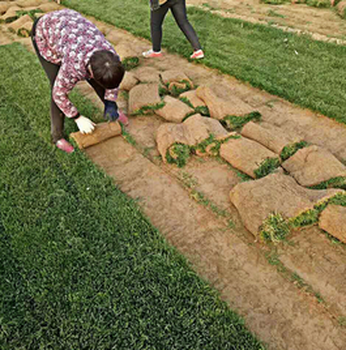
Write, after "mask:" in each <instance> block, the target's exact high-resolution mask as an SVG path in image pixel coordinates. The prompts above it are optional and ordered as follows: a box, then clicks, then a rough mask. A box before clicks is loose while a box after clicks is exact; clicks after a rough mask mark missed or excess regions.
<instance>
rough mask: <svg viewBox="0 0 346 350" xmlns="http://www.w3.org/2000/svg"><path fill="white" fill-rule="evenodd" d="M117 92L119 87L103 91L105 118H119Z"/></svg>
mask: <svg viewBox="0 0 346 350" xmlns="http://www.w3.org/2000/svg"><path fill="white" fill-rule="evenodd" d="M118 94H119V88H116V89H111V90H106V91H105V111H104V117H105V119H108V120H111V121H116V120H117V119H118V118H119V111H118V105H117V103H116V100H117V98H118Z"/></svg>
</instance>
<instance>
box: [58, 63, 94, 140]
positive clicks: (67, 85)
mask: <svg viewBox="0 0 346 350" xmlns="http://www.w3.org/2000/svg"><path fill="white" fill-rule="evenodd" d="M77 81H78V80H77V78H74V77H70V76H69V75H68V74H67V70H66V69H65V66H64V65H62V66H61V68H60V70H59V73H58V75H57V77H56V79H55V82H54V86H53V91H52V98H53V100H54V102H55V104H56V105H57V107H58V108H59V109H60V110H61V112H62V113H64V115H65V116H66V117H67V118H70V119H74V120H75V122H76V124H77V126H78V128H79V130H80V132H81V133H83V134H84V133H85V134H89V133H91V132H92V131H93V130H94V128H95V124H94V123H93V122H92V121H91V120H90V119H88V118H86V117H83V116H81V115H80V114H79V112H78V110H77V108H76V107H75V106H74V104H73V103H72V102H71V101H70V99H69V98H68V95H69V93H70V92H71V91H72V89H73V88H74V87H75V85H76V84H77Z"/></svg>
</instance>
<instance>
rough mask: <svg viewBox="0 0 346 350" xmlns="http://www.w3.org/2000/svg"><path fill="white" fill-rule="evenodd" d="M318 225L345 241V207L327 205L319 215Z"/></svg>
mask: <svg viewBox="0 0 346 350" xmlns="http://www.w3.org/2000/svg"><path fill="white" fill-rule="evenodd" d="M319 226H320V228H321V229H322V230H324V231H326V232H328V233H329V234H330V235H332V236H333V237H335V238H337V239H338V240H339V241H341V242H343V243H346V207H342V206H341V205H328V207H327V208H326V209H325V210H324V211H323V212H322V214H321V216H320V221H319Z"/></svg>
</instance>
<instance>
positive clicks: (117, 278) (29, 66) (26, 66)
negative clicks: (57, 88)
mask: <svg viewBox="0 0 346 350" xmlns="http://www.w3.org/2000/svg"><path fill="white" fill-rule="evenodd" d="M0 57H1V60H0V76H1V79H0V92H1V93H0V278H1V283H0V344H1V346H0V348H1V349H11V350H12V349H26V350H28V349H64V350H66V349H95V350H96V349H97V350H102V349H170V350H171V349H213V350H215V349H242V350H250V349H251V350H252V349H264V348H263V346H262V345H260V343H259V342H258V341H257V340H256V339H255V338H254V337H253V336H252V335H251V334H250V333H249V332H248V330H247V329H246V328H245V327H244V323H243V321H242V320H241V319H240V318H239V317H238V316H237V315H236V314H235V313H234V312H233V311H231V310H230V309H228V307H227V306H226V304H225V303H223V302H222V301H221V300H220V299H219V297H218V295H217V293H216V292H215V291H214V290H213V289H212V288H210V287H209V286H208V284H207V283H206V282H204V281H203V280H202V279H201V278H199V277H198V276H197V275H196V274H195V273H194V272H193V271H192V270H191V268H190V267H189V264H188V263H187V262H186V260H185V259H184V257H182V256H181V255H180V254H179V253H178V252H177V251H176V250H175V249H173V248H172V247H170V246H169V245H168V244H167V243H166V242H165V240H164V239H163V238H162V237H161V235H160V234H159V232H157V231H156V230H155V228H154V227H153V226H152V225H151V224H150V222H149V221H148V220H147V219H146V218H145V217H144V216H143V215H142V214H141V212H140V211H139V209H138V207H137V205H136V203H134V202H133V201H131V200H130V199H129V198H128V197H127V196H125V195H124V194H123V193H122V192H120V191H119V190H118V189H117V188H116V187H115V186H114V184H113V183H112V181H111V180H110V178H108V177H107V176H106V175H105V174H104V173H103V172H102V171H101V170H99V169H98V168H97V167H96V166H94V165H93V164H92V163H91V161H89V160H88V159H87V158H86V157H85V156H84V155H83V154H82V153H81V152H79V151H77V152H75V153H74V154H72V155H66V154H63V153H62V152H60V151H59V150H55V149H54V148H53V147H52V146H51V145H50V143H49V96H50V89H49V85H48V81H47V79H46V78H45V76H44V73H43V70H42V69H41V67H40V65H39V63H38V61H37V59H36V57H35V56H33V55H32V54H31V53H29V52H27V51H26V50H25V49H24V48H23V47H22V46H21V45H19V44H13V45H9V46H2V47H0ZM74 100H76V103H77V104H78V106H79V109H80V110H81V112H83V113H84V114H85V115H87V116H89V117H91V116H92V115H93V114H95V113H96V110H95V109H93V107H92V106H90V104H88V102H87V101H86V100H83V99H82V98H81V97H78V96H77V95H75V98H74ZM74 128H75V125H74V123H73V122H72V123H70V124H69V126H68V129H69V131H71V130H73V129H74Z"/></svg>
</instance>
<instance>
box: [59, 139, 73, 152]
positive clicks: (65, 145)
mask: <svg viewBox="0 0 346 350" xmlns="http://www.w3.org/2000/svg"><path fill="white" fill-rule="evenodd" d="M55 145H56V147H58V148H59V149H61V150H62V151H64V152H66V153H72V152H73V151H74V148H73V146H72V145H71V144H70V143H69V142H68V141H66V140H65V139H60V140H59V141H57V143H56V144H55Z"/></svg>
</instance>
